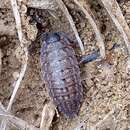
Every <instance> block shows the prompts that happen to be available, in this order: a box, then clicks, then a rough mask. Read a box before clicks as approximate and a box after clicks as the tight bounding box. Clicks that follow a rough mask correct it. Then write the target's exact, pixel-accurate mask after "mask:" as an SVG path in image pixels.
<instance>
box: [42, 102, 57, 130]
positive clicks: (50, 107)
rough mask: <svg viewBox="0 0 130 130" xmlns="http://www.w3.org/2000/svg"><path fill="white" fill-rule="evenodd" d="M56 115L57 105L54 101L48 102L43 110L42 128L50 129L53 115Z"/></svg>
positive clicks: (44, 129)
mask: <svg viewBox="0 0 130 130" xmlns="http://www.w3.org/2000/svg"><path fill="white" fill-rule="evenodd" d="M54 115H55V106H54V104H53V103H52V102H50V103H48V104H46V105H45V106H44V108H43V111H42V119H41V125H40V130H49V129H50V126H51V123H52V120H53V117H54Z"/></svg>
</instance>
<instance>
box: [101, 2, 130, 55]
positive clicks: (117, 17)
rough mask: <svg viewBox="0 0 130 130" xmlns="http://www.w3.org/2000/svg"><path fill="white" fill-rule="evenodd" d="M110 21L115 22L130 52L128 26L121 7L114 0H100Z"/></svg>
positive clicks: (129, 30) (129, 31)
mask: <svg viewBox="0 0 130 130" xmlns="http://www.w3.org/2000/svg"><path fill="white" fill-rule="evenodd" d="M101 2H102V3H103V5H104V7H105V9H106V10H107V12H108V14H109V15H110V17H111V19H112V21H113V22H114V23H115V25H116V27H117V29H118V30H119V32H120V33H121V36H122V38H123V40H124V42H125V45H126V47H127V50H128V53H129V54H130V28H129V27H128V25H127V23H126V21H125V18H124V16H123V14H122V12H121V9H120V7H119V5H118V3H117V1H116V0H101Z"/></svg>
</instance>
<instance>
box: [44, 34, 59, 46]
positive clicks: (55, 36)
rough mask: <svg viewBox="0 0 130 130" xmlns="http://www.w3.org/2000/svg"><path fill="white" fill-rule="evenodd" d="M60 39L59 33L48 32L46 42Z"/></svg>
mask: <svg viewBox="0 0 130 130" xmlns="http://www.w3.org/2000/svg"><path fill="white" fill-rule="evenodd" d="M59 40H60V35H59V34H58V33H46V36H45V42H46V43H48V44H49V43H54V42H57V41H59Z"/></svg>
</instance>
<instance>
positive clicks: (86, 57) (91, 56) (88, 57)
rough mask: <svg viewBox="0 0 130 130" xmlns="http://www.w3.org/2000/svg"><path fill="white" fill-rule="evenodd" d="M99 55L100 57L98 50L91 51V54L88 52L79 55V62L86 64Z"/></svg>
mask: <svg viewBox="0 0 130 130" xmlns="http://www.w3.org/2000/svg"><path fill="white" fill-rule="evenodd" d="M99 57H100V52H99V51H96V52H93V53H92V54H89V55H84V56H82V57H81V60H80V64H81V63H83V64H86V63H88V62H91V61H94V60H96V59H98V58H99Z"/></svg>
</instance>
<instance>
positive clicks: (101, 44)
mask: <svg viewBox="0 0 130 130" xmlns="http://www.w3.org/2000/svg"><path fill="white" fill-rule="evenodd" d="M74 2H75V3H76V4H77V5H78V7H79V8H80V9H81V10H82V11H83V13H84V14H85V16H86V19H88V21H89V23H90V24H91V26H92V28H93V30H94V32H95V34H96V38H97V42H98V46H99V49H100V55H101V57H102V58H105V46H104V42H103V39H102V36H101V33H100V31H99V29H98V27H97V25H96V23H95V22H94V20H93V18H92V17H91V15H90V14H89V13H88V7H86V8H84V3H81V2H78V1H77V0H74Z"/></svg>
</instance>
